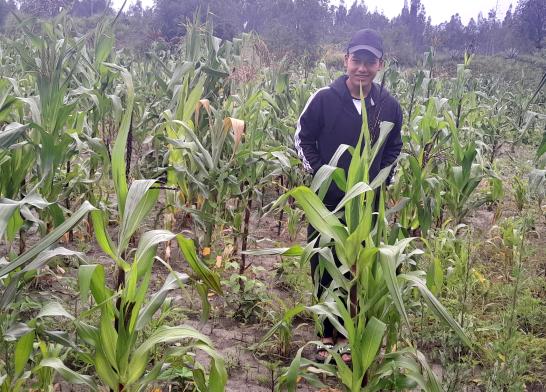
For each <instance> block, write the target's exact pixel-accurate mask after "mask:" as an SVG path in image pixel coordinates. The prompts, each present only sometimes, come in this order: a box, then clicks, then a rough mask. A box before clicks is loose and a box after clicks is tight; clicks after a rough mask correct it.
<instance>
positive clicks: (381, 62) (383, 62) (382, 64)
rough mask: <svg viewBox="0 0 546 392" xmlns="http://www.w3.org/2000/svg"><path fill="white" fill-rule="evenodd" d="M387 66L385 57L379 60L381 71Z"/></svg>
mask: <svg viewBox="0 0 546 392" xmlns="http://www.w3.org/2000/svg"><path fill="white" fill-rule="evenodd" d="M384 65H385V61H384V60H383V57H381V58H380V59H379V69H383V66H384Z"/></svg>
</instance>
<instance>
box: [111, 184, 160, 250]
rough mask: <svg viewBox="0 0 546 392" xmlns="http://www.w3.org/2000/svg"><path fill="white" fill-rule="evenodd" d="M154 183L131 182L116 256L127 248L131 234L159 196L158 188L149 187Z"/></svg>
mask: <svg viewBox="0 0 546 392" xmlns="http://www.w3.org/2000/svg"><path fill="white" fill-rule="evenodd" d="M154 184H155V180H136V181H134V182H133V183H132V184H131V188H129V192H128V193H127V199H126V205H125V213H124V214H123V215H122V217H123V218H122V222H121V228H120V233H119V240H118V248H117V256H120V255H121V254H122V252H123V251H124V250H125V249H126V248H127V246H128V245H129V240H130V239H131V236H132V235H133V234H134V232H135V231H136V230H137V229H138V228H139V227H140V225H141V224H142V221H143V219H144V218H146V216H147V215H148V213H149V212H150V211H151V209H152V208H153V207H154V205H155V202H156V200H157V198H158V196H159V190H158V189H150V188H151V187H152V186H153V185H154Z"/></svg>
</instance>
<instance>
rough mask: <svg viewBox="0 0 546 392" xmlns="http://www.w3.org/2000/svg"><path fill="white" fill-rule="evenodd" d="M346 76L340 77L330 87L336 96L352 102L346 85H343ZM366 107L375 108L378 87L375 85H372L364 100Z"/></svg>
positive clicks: (377, 98)
mask: <svg viewBox="0 0 546 392" xmlns="http://www.w3.org/2000/svg"><path fill="white" fill-rule="evenodd" d="M347 78H348V76H347V75H342V76H340V77H339V78H337V79H336V80H334V81H333V82H332V84H331V85H330V87H331V88H332V89H333V90H334V91H335V92H336V94H337V95H338V96H339V97H340V98H341V99H342V100H346V101H351V102H352V100H353V97H352V96H351V93H350V92H349V88H348V87H347V84H346V83H345V82H346V81H347ZM364 100H365V101H366V104H367V105H371V106H375V104H376V103H377V102H378V100H379V87H378V86H377V84H376V83H372V88H371V90H370V93H369V94H368V95H367V96H366V98H364Z"/></svg>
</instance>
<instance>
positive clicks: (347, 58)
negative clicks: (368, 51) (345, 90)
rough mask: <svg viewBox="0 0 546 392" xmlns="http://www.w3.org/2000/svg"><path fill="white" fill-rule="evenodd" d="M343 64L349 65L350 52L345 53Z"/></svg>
mask: <svg viewBox="0 0 546 392" xmlns="http://www.w3.org/2000/svg"><path fill="white" fill-rule="evenodd" d="M343 65H344V66H345V68H347V65H349V53H345V57H344V58H343Z"/></svg>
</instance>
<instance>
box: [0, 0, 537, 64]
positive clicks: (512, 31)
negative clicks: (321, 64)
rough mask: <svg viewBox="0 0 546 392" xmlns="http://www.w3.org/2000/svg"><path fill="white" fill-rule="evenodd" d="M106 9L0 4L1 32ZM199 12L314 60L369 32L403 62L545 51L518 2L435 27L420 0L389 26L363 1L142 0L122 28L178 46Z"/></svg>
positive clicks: (81, 4)
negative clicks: (34, 20) (12, 19)
mask: <svg viewBox="0 0 546 392" xmlns="http://www.w3.org/2000/svg"><path fill="white" fill-rule="evenodd" d="M108 7H109V1H107V0H18V1H15V0H0V27H1V25H2V23H4V24H5V21H6V19H7V16H8V14H9V10H10V9H12V10H17V11H18V12H20V13H22V14H25V15H30V16H37V17H51V16H54V15H55V14H57V13H59V12H60V11H61V10H62V9H67V10H69V12H70V13H71V14H72V15H74V16H76V17H80V18H92V17H94V16H96V15H100V14H102V13H104V12H111V13H113V12H114V11H113V10H111V9H109V8H108ZM196 13H198V15H200V18H202V19H203V20H205V19H207V20H209V21H211V22H212V24H213V28H214V33H215V34H216V35H217V36H219V37H220V38H225V39H231V38H233V37H234V36H235V35H238V34H240V33H242V32H256V33H258V34H259V35H260V37H262V38H263V39H264V40H265V41H266V43H267V44H268V47H269V48H270V49H271V50H274V51H280V52H284V53H294V54H305V55H309V56H313V55H317V50H318V48H320V47H324V46H325V45H334V46H336V47H339V48H342V47H343V45H344V44H345V43H346V42H347V40H348V38H349V37H350V36H351V34H352V33H353V32H354V31H356V30H358V29H361V28H364V27H372V28H375V29H376V30H378V31H379V32H380V33H382V35H383V37H384V39H385V45H386V47H387V49H388V51H389V52H390V54H391V55H393V56H395V57H397V58H399V59H401V60H402V61H412V59H414V58H416V57H417V56H420V54H421V53H423V51H426V50H427V49H428V48H430V47H431V46H432V47H435V48H436V49H438V50H442V51H445V52H447V53H450V52H451V53H462V52H465V51H466V52H472V53H480V54H486V55H492V54H496V53H502V52H504V53H506V54H507V55H508V56H517V55H518V54H521V53H530V52H533V51H536V50H541V49H542V48H543V47H544V45H545V44H546V42H545V41H546V39H545V37H546V1H544V0H518V2H517V3H516V5H515V7H513V6H512V5H511V6H510V7H509V9H508V11H507V12H506V13H505V14H504V15H498V14H497V12H496V10H494V9H492V10H489V12H488V13H487V15H483V14H480V15H478V17H477V18H476V19H474V18H472V19H470V20H469V22H468V23H467V24H466V25H465V24H464V23H463V22H462V20H461V17H460V15H459V14H455V15H453V16H451V18H450V20H448V21H445V22H443V23H440V24H436V25H434V24H432V22H431V18H430V16H427V14H426V9H425V7H424V6H423V4H421V0H410V1H409V3H408V0H406V1H405V4H404V6H403V8H402V9H401V10H400V14H399V15H398V16H396V17H393V18H391V19H389V18H387V17H386V16H385V15H383V14H381V13H378V12H377V11H372V10H370V9H369V8H368V7H367V6H366V2H365V1H362V0H355V1H354V2H352V3H351V4H348V3H345V2H344V1H343V0H341V1H340V2H339V4H338V5H332V4H330V2H329V1H328V0H185V1H179V0H155V2H154V6H153V7H151V8H145V7H143V6H142V2H141V1H140V0H139V1H137V2H136V3H134V4H132V5H130V6H129V7H126V9H124V11H123V14H122V18H123V19H124V23H123V29H124V32H125V33H126V34H127V36H128V37H130V38H131V40H135V42H136V43H137V45H141V46H142V47H146V45H148V44H149V43H150V42H149V41H164V42H166V43H169V42H176V41H177V40H178V39H180V37H183V36H184V34H185V27H184V23H185V21H187V20H189V19H192V18H193V17H194V16H195V15H196ZM127 42H128V43H129V40H127ZM135 42H132V44H134V43H135Z"/></svg>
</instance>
